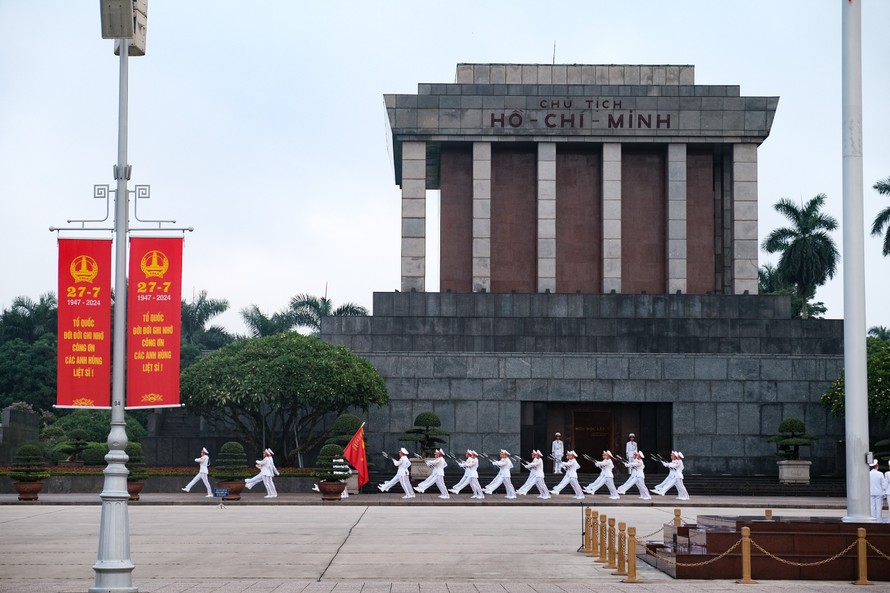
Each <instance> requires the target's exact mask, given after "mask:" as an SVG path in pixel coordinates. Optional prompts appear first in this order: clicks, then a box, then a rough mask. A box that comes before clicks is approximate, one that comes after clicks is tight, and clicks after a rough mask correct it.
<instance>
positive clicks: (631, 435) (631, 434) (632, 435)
mask: <svg viewBox="0 0 890 593" xmlns="http://www.w3.org/2000/svg"><path fill="white" fill-rule="evenodd" d="M627 436H629V437H636V436H637V435H635V434H634V433H632V432H631V433H629V434H628V435H627Z"/></svg>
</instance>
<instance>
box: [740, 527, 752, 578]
mask: <svg viewBox="0 0 890 593" xmlns="http://www.w3.org/2000/svg"><path fill="white" fill-rule="evenodd" d="M736 582H737V583H739V584H741V585H751V584H754V583H757V581H755V580H754V579H752V578H751V528H750V527H742V578H741V579H740V580H738V581H736Z"/></svg>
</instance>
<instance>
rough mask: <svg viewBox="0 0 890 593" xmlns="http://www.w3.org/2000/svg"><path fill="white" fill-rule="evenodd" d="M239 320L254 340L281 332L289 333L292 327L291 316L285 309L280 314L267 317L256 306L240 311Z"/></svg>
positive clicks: (292, 318)
mask: <svg viewBox="0 0 890 593" xmlns="http://www.w3.org/2000/svg"><path fill="white" fill-rule="evenodd" d="M241 319H243V320H244V323H245V324H246V325H247V328H248V329H249V330H250V335H251V336H252V337H254V338H262V337H265V336H274V335H275V334H280V333H281V332H286V331H290V330H291V329H292V328H293V327H294V317H293V314H292V313H291V312H290V311H289V310H287V309H285V310H284V311H282V312H280V313H273V314H272V316H271V317H268V316H267V315H266V314H265V313H263V312H262V311H260V308H259V307H257V306H256V305H251V306H250V307H245V308H244V309H241Z"/></svg>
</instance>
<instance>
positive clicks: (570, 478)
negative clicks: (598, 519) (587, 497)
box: [550, 451, 584, 500]
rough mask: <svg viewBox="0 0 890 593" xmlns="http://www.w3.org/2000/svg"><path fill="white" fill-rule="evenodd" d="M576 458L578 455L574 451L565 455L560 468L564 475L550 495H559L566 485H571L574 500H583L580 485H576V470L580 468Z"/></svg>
mask: <svg viewBox="0 0 890 593" xmlns="http://www.w3.org/2000/svg"><path fill="white" fill-rule="evenodd" d="M576 457H578V454H577V453H575V452H574V451H569V452H568V453H566V461H565V463H563V464H562V468H563V469H564V470H565V472H566V475H565V477H564V478H563V479H562V481H561V482H560V483H559V484H557V485H556V488H554V489H553V490H551V491H550V494H559V493H560V492H561V491H562V489H563V488H565V487H566V486H567V485H568V484H571V486H572V490H574V491H575V498H577V499H578V500H584V493H583V492H582V491H581V485H580V484H579V483H578V468H579V467H581V466H580V465H579V464H578V460H577V459H575V458H576Z"/></svg>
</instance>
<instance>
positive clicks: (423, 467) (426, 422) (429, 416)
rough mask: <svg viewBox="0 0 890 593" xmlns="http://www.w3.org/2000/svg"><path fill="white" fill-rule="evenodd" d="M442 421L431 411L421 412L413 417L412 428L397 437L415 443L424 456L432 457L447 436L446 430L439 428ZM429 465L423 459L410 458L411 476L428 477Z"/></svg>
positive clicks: (417, 477)
mask: <svg viewBox="0 0 890 593" xmlns="http://www.w3.org/2000/svg"><path fill="white" fill-rule="evenodd" d="M441 426H442V421H441V420H440V419H439V417H438V416H437V415H436V414H434V413H433V412H421V413H420V414H418V415H417V418H415V419H414V428H410V429H408V430H406V431H405V434H403V435H402V436H400V437H399V440H400V441H408V442H413V443H417V444H418V446H419V447H420V454H421V455H422V456H423V457H424V458H432V457H435V455H436V449H438V448H439V446H440V445H442V444H443V443H445V441H446V440H447V439H446V437H448V434H449V433H448V431H446V430H443V429H442V428H440V427H441ZM431 471H432V470H431V469H430V467H429V466H428V465H427V464H426V461H425V460H424V459H412V460H411V477H412V478H416V479H424V478H427V477H429V475H430V473H431Z"/></svg>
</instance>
